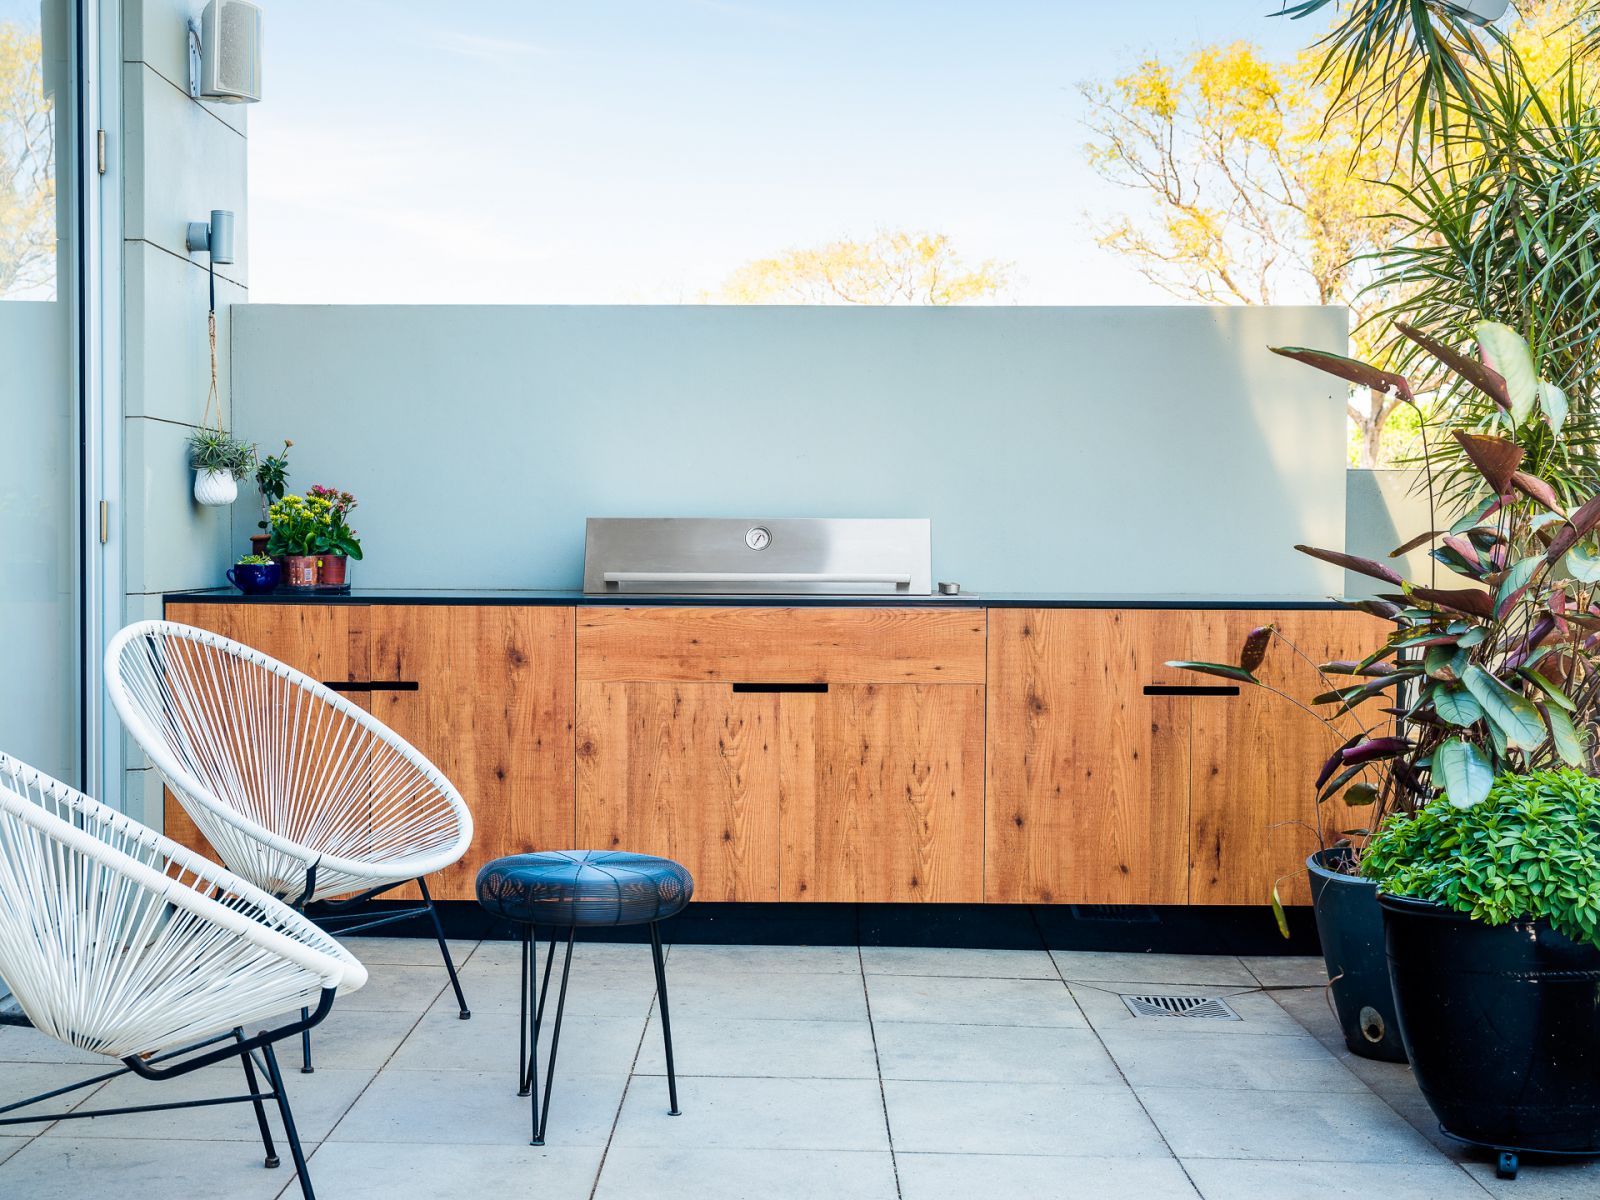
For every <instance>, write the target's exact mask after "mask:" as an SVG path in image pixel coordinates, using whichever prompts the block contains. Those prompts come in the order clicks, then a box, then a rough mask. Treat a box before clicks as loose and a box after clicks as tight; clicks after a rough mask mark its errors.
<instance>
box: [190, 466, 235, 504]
mask: <svg viewBox="0 0 1600 1200" xmlns="http://www.w3.org/2000/svg"><path fill="white" fill-rule="evenodd" d="M238 495H239V484H238V483H237V482H236V481H235V480H234V478H233V475H232V473H231V472H228V471H196V472H195V473H194V499H195V503H196V504H204V505H205V506H206V507H207V508H220V507H222V506H223V505H226V504H232V503H233V502H234V500H235V499H237V498H238Z"/></svg>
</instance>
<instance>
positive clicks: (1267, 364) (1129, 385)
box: [211, 305, 1347, 598]
mask: <svg viewBox="0 0 1600 1200" xmlns="http://www.w3.org/2000/svg"><path fill="white" fill-rule="evenodd" d="M1346 323H1347V316H1346V313H1345V310H1344V309H1339V308H1197V307H1170V308H1164V307H1147V308H1088V307H1085V308H1018V307H1011V308H961V309H930V308H877V309H867V308H842V307H836V308H781V307H756V308H721V307H704V306H687V305H686V306H670V307H649V306H638V307H601V306H596V307H512V306H506V307H469V306H453V307H446V306H439V307H420V306H419V307H364V306H314V305H305V306H277V305H249V306H247V307H244V308H242V309H240V310H238V311H236V313H235V315H234V327H233V339H234V345H233V355H234V357H233V372H234V376H233V401H234V411H235V415H236V420H237V424H238V427H239V429H240V430H241V431H242V432H244V433H245V434H246V435H248V436H249V437H250V438H251V439H253V440H255V441H258V442H259V443H261V444H262V445H263V446H267V445H274V446H275V445H277V444H278V443H279V442H280V441H281V439H283V438H285V437H289V438H293V439H294V442H295V449H294V463H293V480H292V482H293V485H294V486H295V487H296V488H304V487H306V486H307V485H309V484H311V483H325V484H337V485H339V486H342V487H346V488H349V489H351V490H353V491H354V492H356V493H357V494H358V495H359V497H360V499H361V509H360V511H359V513H358V514H357V515H358V518H359V519H358V520H357V522H356V524H357V526H358V528H359V529H360V531H361V533H362V534H363V535H364V536H365V539H366V546H367V551H368V554H367V560H366V561H365V562H363V563H360V564H358V565H357V566H356V567H355V574H354V580H355V581H356V582H357V583H358V584H359V585H366V586H402V587H423V588H445V587H452V586H461V587H488V588H518V587H538V586H556V587H562V586H566V587H571V586H576V585H577V583H578V581H579V575H580V565H581V558H582V550H583V518H584V517H585V516H589V515H614V516H620V515H639V516H649V515H669V514H675V515H686V516H695V515H751V516H753V515H778V516H806V515H812V516H919V517H920V516H926V517H931V518H932V519H933V529H934V557H935V562H934V566H935V574H936V577H937V578H941V579H957V580H959V581H960V582H961V583H962V584H963V585H964V586H965V587H967V588H968V589H970V590H974V591H980V592H1015V591H1071V592H1087V593H1103V594H1113V595H1127V596H1138V595H1162V594H1172V593H1179V594H1185V595H1193V596H1208V595H1210V596H1216V595H1235V594H1243V595H1248V596H1253V597H1262V598H1268V597H1316V596H1325V595H1328V594H1330V593H1334V592H1337V591H1339V590H1340V589H1341V588H1342V586H1343V581H1342V579H1341V577H1340V573H1339V572H1338V571H1337V570H1335V569H1333V568H1331V567H1327V566H1326V565H1324V564H1319V563H1317V562H1314V561H1313V560H1310V559H1307V558H1305V557H1304V556H1301V555H1298V554H1296V553H1294V551H1293V550H1292V549H1291V547H1292V546H1293V544H1294V543H1296V542H1312V543H1315V544H1319V545H1332V546H1337V545H1340V544H1342V542H1343V538H1344V505H1345V453H1346V451H1345V445H1346V434H1345V402H1344V396H1343V391H1344V389H1343V385H1341V384H1339V383H1338V382H1337V381H1335V380H1332V379H1331V378H1330V377H1328V376H1325V375H1321V374H1319V373H1318V372H1315V371H1312V370H1309V369H1307V368H1306V367H1304V366H1301V365H1299V364H1296V363H1293V362H1289V361H1286V360H1284V359H1281V358H1277V357H1275V356H1273V355H1271V354H1269V353H1267V347H1268V346H1269V345H1280V344H1291V345H1301V346H1320V347H1325V348H1328V349H1332V350H1342V349H1343V348H1344V344H1345V329H1346ZM256 519H257V513H256V512H255V511H254V510H253V509H252V508H251V507H250V506H249V505H248V504H244V503H241V504H239V505H236V506H235V509H234V535H235V536H234V547H233V548H235V549H237V548H239V547H240V546H242V544H243V541H244V538H245V536H246V535H247V534H248V533H249V532H250V531H251V529H252V528H253V526H254V522H255V521H256ZM225 557H226V556H224V555H219V556H218V558H217V559H216V560H215V561H214V563H213V574H212V580H211V581H212V582H218V581H220V576H221V569H222V566H223V565H225V563H224V559H225Z"/></svg>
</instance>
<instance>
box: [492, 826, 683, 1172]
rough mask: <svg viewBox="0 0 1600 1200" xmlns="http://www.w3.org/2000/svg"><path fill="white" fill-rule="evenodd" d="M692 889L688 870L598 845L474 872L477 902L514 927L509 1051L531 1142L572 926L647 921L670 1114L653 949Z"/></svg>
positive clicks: (546, 1108) (557, 1044) (540, 1123)
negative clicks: (545, 932) (548, 1009)
mask: <svg viewBox="0 0 1600 1200" xmlns="http://www.w3.org/2000/svg"><path fill="white" fill-rule="evenodd" d="M693 892H694V880H693V879H692V878H691V877H690V875H689V872H688V871H687V870H686V869H685V868H684V867H682V866H680V865H679V864H678V863H675V862H672V861H671V860H670V859H665V858H655V857H652V856H650V855H646V854H627V853H621V852H617V851H604V850H556V851H546V852H543V853H539V854H518V855H513V856H512V857H510V858H501V859H496V860H495V861H494V862H491V863H489V864H488V865H487V866H486V867H484V868H483V870H481V871H480V872H479V873H478V903H479V904H481V905H482V906H483V907H484V908H485V909H486V910H488V911H489V912H490V913H492V914H494V915H495V916H498V917H503V918H505V919H506V920H509V921H513V922H516V923H518V924H520V925H522V926H523V930H522V971H521V980H520V986H521V1000H522V1003H521V1009H520V1013H521V1016H520V1020H519V1023H518V1024H519V1029H520V1034H519V1036H520V1038H521V1046H520V1049H519V1053H518V1056H517V1095H519V1096H528V1097H531V1108H532V1127H533V1136H532V1138H531V1144H532V1145H535V1146H542V1145H544V1139H545V1130H546V1128H547V1126H548V1125H549V1122H550V1100H551V1093H552V1091H553V1090H554V1086H555V1077H556V1056H557V1054H558V1053H559V1051H560V1048H561V1018H562V1014H563V1013H564V1011H565V1009H566V1003H567V981H568V978H569V977H570V975H571V973H572V947H573V943H574V942H575V940H576V938H577V933H578V929H579V927H580V926H583V927H587V928H599V927H612V926H618V925H644V924H647V925H649V926H650V957H651V960H652V962H653V964H654V967H655V974H656V1000H657V1003H658V1004H659V1005H660V1010H661V1036H662V1042H663V1046H664V1049H665V1050H666V1056H667V1098H668V1101H669V1104H670V1107H669V1109H668V1111H669V1112H670V1114H671V1115H672V1116H678V1115H679V1110H678V1076H677V1069H676V1065H675V1063H674V1061H673V1056H672V1018H671V1014H670V1011H669V1008H668V1004H667V971H666V964H665V962H664V960H663V957H662V953H661V929H660V923H661V922H662V921H663V920H665V919H666V918H667V917H670V916H674V915H675V914H677V913H678V912H680V911H682V909H683V907H684V905H686V904H688V902H689V897H690V896H691V895H692V894H693ZM541 925H545V926H548V927H550V930H551V933H550V949H549V952H548V953H547V954H546V955H545V964H544V980H543V982H542V983H541V984H540V985H539V989H538V991H539V995H538V1000H537V1002H535V1001H534V996H533V992H534V976H535V974H536V972H537V969H538V957H539V952H538V943H537V937H536V933H537V929H538V927H539V926H541ZM563 928H564V929H565V930H566V954H565V957H564V959H563V961H562V965H561V985H560V988H559V989H558V990H557V992H556V1012H555V1020H554V1023H553V1025H552V1026H551V1030H550V1061H549V1063H548V1064H546V1067H545V1079H544V1098H543V1102H542V1103H541V1101H540V1097H539V1087H538V1083H539V1079H538V1076H539V1033H540V1030H541V1029H542V1027H543V1025H544V1014H545V1004H546V1002H547V1000H548V999H549V995H550V976H551V972H552V969H553V968H554V966H555V959H556V945H557V942H558V940H559V938H560V933H561V930H562V929H563Z"/></svg>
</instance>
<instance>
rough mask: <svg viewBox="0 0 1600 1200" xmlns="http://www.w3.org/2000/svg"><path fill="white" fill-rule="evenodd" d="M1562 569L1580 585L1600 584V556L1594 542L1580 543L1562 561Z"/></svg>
mask: <svg viewBox="0 0 1600 1200" xmlns="http://www.w3.org/2000/svg"><path fill="white" fill-rule="evenodd" d="M1561 569H1562V570H1564V571H1565V572H1566V573H1567V574H1568V575H1570V576H1572V577H1573V578H1574V579H1576V580H1578V581H1579V582H1580V583H1600V554H1596V553H1595V547H1594V543H1593V542H1592V541H1583V542H1579V543H1578V544H1577V545H1576V546H1574V547H1573V548H1572V549H1571V550H1568V551H1567V556H1566V557H1565V558H1563V559H1562V560H1561Z"/></svg>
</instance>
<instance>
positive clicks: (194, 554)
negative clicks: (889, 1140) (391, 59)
mask: <svg viewBox="0 0 1600 1200" xmlns="http://www.w3.org/2000/svg"><path fill="white" fill-rule="evenodd" d="M201 7H202V6H201V4H200V3H199V2H198V0H196V2H194V3H187V2H185V0H126V2H125V3H124V4H123V6H122V14H123V30H122V34H123V60H124V61H123V68H122V110H123V111H122V131H121V147H120V148H121V161H122V165H123V237H124V241H123V254H122V267H123V302H124V318H123V319H124V326H123V365H124V379H123V388H124V390H123V416H124V428H123V471H124V489H123V505H122V511H121V514H120V528H121V532H122V534H123V538H124V541H123V551H124V579H125V583H124V586H125V590H126V611H125V615H126V617H127V619H128V620H130V621H132V620H139V619H143V618H145V617H153V616H159V615H160V611H161V601H160V595H161V593H162V592H166V591H172V590H176V589H179V588H190V587H204V586H208V585H210V584H213V583H216V582H217V574H218V564H219V563H223V564H224V565H226V563H227V562H231V561H232V544H231V530H230V527H229V521H230V517H229V511H228V510H227V509H215V508H201V507H199V506H198V505H196V504H195V503H194V500H193V495H192V490H191V489H192V484H193V476H192V474H191V472H190V471H189V469H188V460H187V450H186V447H185V442H186V440H187V438H188V436H189V433H190V431H191V430H192V429H193V428H194V426H195V425H196V424H197V423H198V422H199V421H200V420H201V416H202V412H203V410H204V406H205V398H206V389H207V386H208V383H209V380H210V369H209V364H208V355H207V348H206V269H205V267H206V260H205V256H204V255H203V254H196V255H192V254H190V253H189V252H188V251H187V250H186V249H185V247H184V233H185V230H186V227H187V224H188V222H189V221H192V220H204V219H206V217H207V216H208V214H209V213H210V211H211V210H212V209H213V208H225V209H231V210H232V211H233V212H234V213H235V214H236V218H237V232H236V238H237V242H238V250H237V253H238V261H237V262H236V263H234V264H233V265H231V266H224V267H220V268H218V271H217V308H218V326H219V329H218V345H219V349H220V351H221V354H222V360H221V364H220V369H221V381H222V405H223V417H224V420H225V421H226V420H230V419H231V416H232V413H231V406H230V404H229V397H228V378H229V364H228V360H227V351H228V344H229V333H230V329H229V313H230V309H231V308H232V306H234V305H240V306H242V304H243V302H244V301H245V300H247V299H248V297H249V292H248V281H249V276H248V261H249V260H248V253H247V247H248V240H249V239H248V234H247V230H248V221H247V212H246V207H247V206H246V200H245V190H246V154H245V150H246V145H245V112H246V110H245V109H244V108H243V107H242V106H237V105H221V104H201V103H199V102H198V101H195V100H192V99H190V97H189V94H188V77H189V76H188V70H189V68H188V57H187V56H188V49H187V47H188V41H187V37H188V35H187V32H186V22H187V21H188V19H189V17H190V16H192V15H195V14H197V13H198V12H199V10H200V8H201ZM125 761H126V763H127V764H128V766H129V768H130V770H129V774H128V788H127V793H126V803H127V806H128V811H129V812H130V813H131V814H132V815H134V816H140V815H141V810H142V812H143V817H144V819H146V820H151V821H153V822H154V823H156V824H158V825H159V812H160V791H159V788H158V787H156V786H155V785H154V780H153V778H152V776H151V773H150V772H149V771H148V770H147V769H144V768H143V766H142V764H143V762H144V759H143V757H142V755H140V754H139V753H138V750H137V748H136V747H133V746H132V744H131V743H127V744H126V749H125Z"/></svg>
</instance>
